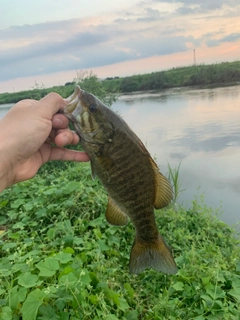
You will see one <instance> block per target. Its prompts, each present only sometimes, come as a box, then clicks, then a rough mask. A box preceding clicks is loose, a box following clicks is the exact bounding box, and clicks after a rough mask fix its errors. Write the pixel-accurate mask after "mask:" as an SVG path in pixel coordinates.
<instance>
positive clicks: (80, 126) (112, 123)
mask: <svg viewBox="0 0 240 320" xmlns="http://www.w3.org/2000/svg"><path fill="white" fill-rule="evenodd" d="M64 113H65V115H66V116H67V117H68V118H69V119H70V120H71V121H72V123H73V125H74V127H75V130H76V132H77V134H78V135H79V137H80V143H81V145H82V147H83V148H84V150H85V151H86V152H87V154H88V155H89V158H90V160H91V166H92V171H93V172H92V175H93V177H95V175H96V176H97V177H98V178H99V180H100V181H101V183H102V184H103V186H104V188H105V189H106V191H107V192H108V196H109V198H108V206H107V210H106V219H107V221H108V222H109V223H111V224H114V225H125V224H126V223H127V220H128V219H127V217H129V218H130V220H131V221H132V223H133V225H134V227H135V230H136V237H135V240H134V243H133V246H132V250H131V254H130V272H131V273H135V274H138V273H140V272H142V271H143V270H144V269H146V268H154V269H156V270H158V271H162V272H164V273H169V274H174V273H176V272H177V267H176V264H175V261H174V259H173V256H172V253H171V251H170V249H169V248H168V246H167V245H166V243H165V240H164V239H163V237H162V236H161V235H160V233H159V231H158V229H157V226H156V221H155V216H154V207H155V208H157V209H160V208H163V207H164V206H166V205H167V204H168V203H169V202H170V201H171V199H172V188H171V185H170V183H169V181H168V180H167V179H166V178H165V177H164V176H163V175H162V174H161V173H160V172H159V169H158V167H157V165H156V163H155V162H154V160H153V159H152V158H151V156H150V154H149V152H148V151H147V149H146V148H145V146H144V145H143V143H142V142H141V140H140V139H139V138H138V137H137V136H136V135H135V133H134V132H133V131H132V130H131V129H130V128H129V126H128V125H127V124H126V123H125V121H124V120H123V119H122V118H121V117H120V116H119V115H117V114H116V113H115V112H113V111H112V110H111V109H110V108H108V107H107V106H105V105H104V104H103V103H102V102H101V101H100V100H99V99H97V98H96V97H95V96H94V95H92V94H90V93H87V92H85V91H83V90H82V89H80V87H78V86H77V87H76V89H75V92H74V94H73V95H72V96H71V97H69V103H68V105H67V106H66V107H65V109H64Z"/></svg>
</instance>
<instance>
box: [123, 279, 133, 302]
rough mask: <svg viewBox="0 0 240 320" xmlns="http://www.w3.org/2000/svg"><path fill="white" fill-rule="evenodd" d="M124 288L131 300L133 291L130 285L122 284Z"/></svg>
mask: <svg viewBox="0 0 240 320" xmlns="http://www.w3.org/2000/svg"><path fill="white" fill-rule="evenodd" d="M124 288H125V290H126V291H127V293H128V295H129V297H130V298H131V299H132V298H133V296H134V289H133V288H132V287H131V285H130V283H128V282H127V283H124Z"/></svg>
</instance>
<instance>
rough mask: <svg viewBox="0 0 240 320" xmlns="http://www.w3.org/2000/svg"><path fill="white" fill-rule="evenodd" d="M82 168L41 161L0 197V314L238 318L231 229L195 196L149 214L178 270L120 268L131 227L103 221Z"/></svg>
mask: <svg viewBox="0 0 240 320" xmlns="http://www.w3.org/2000/svg"><path fill="white" fill-rule="evenodd" d="M106 203H107V196H106V194H105V191H104V190H103V188H102V186H101V185H100V183H99V182H98V181H97V180H96V181H93V180H92V179H91V172H90V168H89V164H87V163H80V164H76V163H69V164H66V163H65V168H64V170H62V169H61V170H60V169H59V167H54V166H51V164H46V165H45V166H43V168H42V170H41V172H40V173H39V174H37V175H36V176H35V178H33V179H32V180H29V181H25V182H23V183H20V184H17V185H14V186H12V187H11V188H9V189H6V190H4V191H3V192H2V193H1V195H0V225H1V229H2V230H1V236H0V256H1V260H0V277H1V282H0V319H1V320H35V319H37V320H49V319H52V320H77V319H85V320H93V319H94V320H96V319H106V320H117V319H124V320H137V319H154V320H180V319H181V320H182V319H194V320H205V319H206V320H213V319H214V320H215V319H219V320H220V319H221V320H222V319H225V320H230V319H231V320H236V319H240V259H239V257H240V248H239V240H238V238H237V236H236V234H235V232H234V230H233V229H231V228H230V227H229V226H227V225H226V224H224V223H223V222H221V221H219V220H218V218H217V217H215V215H214V212H213V211H212V210H211V209H209V208H207V207H206V206H204V204H201V203H200V204H199V203H198V202H197V201H193V203H192V207H191V208H190V209H188V210H185V209H184V208H181V207H178V208H177V210H176V208H174V207H171V206H169V207H168V208H166V209H164V210H159V211H157V212H156V219H157V224H158V227H159V230H160V231H161V233H162V235H163V236H164V237H165V239H166V241H167V242H168V243H169V244H170V245H171V248H172V250H173V252H174V255H175V259H176V262H177V265H178V268H179V271H178V273H177V274H176V275H171V276H169V275H164V274H162V273H158V272H156V271H153V270H147V271H145V272H143V273H142V274H140V275H137V276H136V275H131V274H129V272H128V261H129V253H130V249H131V244H132V242H133V237H134V230H133V227H132V225H131V224H128V225H127V226H126V227H122V228H120V227H114V226H111V225H109V224H107V222H106V221H105V218H104V213H105V208H106Z"/></svg>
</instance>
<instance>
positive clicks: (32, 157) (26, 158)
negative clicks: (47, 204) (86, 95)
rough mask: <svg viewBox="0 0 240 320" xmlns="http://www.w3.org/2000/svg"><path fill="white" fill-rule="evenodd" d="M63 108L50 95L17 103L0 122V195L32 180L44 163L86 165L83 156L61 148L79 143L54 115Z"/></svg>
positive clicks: (64, 121)
mask: <svg viewBox="0 0 240 320" xmlns="http://www.w3.org/2000/svg"><path fill="white" fill-rule="evenodd" d="M65 104H66V102H65V100H64V99H62V98H61V96H59V95H58V94H56V93H50V94H48V95H47V96H46V97H44V98H42V99H41V100H40V101H35V100H22V101H20V102H18V103H17V104H16V105H15V106H13V107H12V108H11V109H10V110H9V112H8V113H7V114H6V115H5V117H4V118H3V119H1V120H0V191H2V190H3V189H4V188H6V187H9V186H11V185H12V184H14V183H17V182H20V181H24V180H28V179H30V178H32V177H33V176H34V175H35V174H36V173H37V171H38V169H39V168H40V167H41V166H42V165H43V164H44V163H46V162H47V161H50V160H70V161H79V162H81V161H89V158H88V156H87V154H86V153H84V152H79V151H74V150H69V149H66V148H63V146H65V145H68V144H77V143H78V142H79V138H78V136H77V135H76V133H74V132H72V131H71V130H70V129H69V128H68V119H67V118H66V117H65V116H64V115H62V114H56V113H57V111H59V110H60V109H62V108H63V107H64V106H65ZM52 143H54V144H55V146H53V145H52Z"/></svg>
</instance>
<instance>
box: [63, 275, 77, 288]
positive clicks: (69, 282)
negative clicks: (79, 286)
mask: <svg viewBox="0 0 240 320" xmlns="http://www.w3.org/2000/svg"><path fill="white" fill-rule="evenodd" d="M77 281H78V279H77V277H75V275H74V274H73V273H72V272H71V273H69V274H67V275H64V276H62V277H61V278H60V280H59V284H60V285H64V286H66V287H74V286H75V284H76V283H77Z"/></svg>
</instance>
